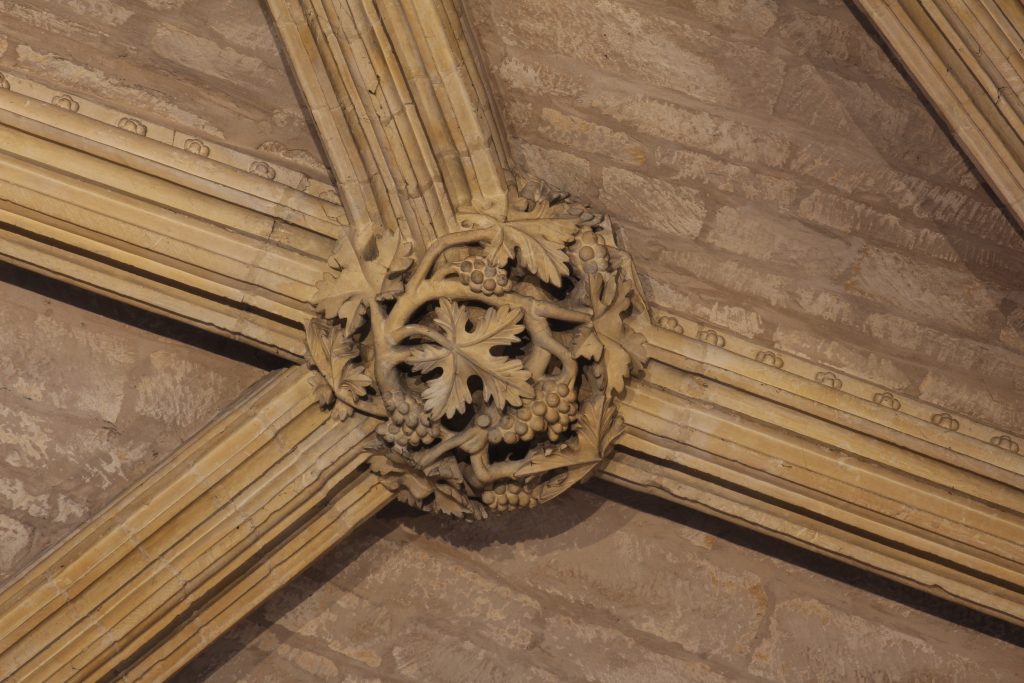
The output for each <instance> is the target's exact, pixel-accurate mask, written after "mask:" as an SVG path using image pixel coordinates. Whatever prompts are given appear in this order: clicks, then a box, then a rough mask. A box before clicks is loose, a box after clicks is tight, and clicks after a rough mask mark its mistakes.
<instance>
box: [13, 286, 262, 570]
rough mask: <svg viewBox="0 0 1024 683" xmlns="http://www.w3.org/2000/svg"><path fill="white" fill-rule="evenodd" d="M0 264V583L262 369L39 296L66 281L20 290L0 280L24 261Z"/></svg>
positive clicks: (82, 298) (81, 296) (62, 289)
mask: <svg viewBox="0 0 1024 683" xmlns="http://www.w3.org/2000/svg"><path fill="white" fill-rule="evenodd" d="M0 274H2V275H3V276H4V278H5V279H3V280H0V583H2V582H4V581H5V580H6V579H7V578H9V577H10V576H12V575H13V574H15V573H17V571H18V570H20V569H21V568H23V567H25V566H28V565H29V564H31V562H32V561H33V560H34V559H36V558H38V557H39V555H40V554H41V553H43V552H44V551H45V550H46V549H47V548H49V547H50V546H52V545H53V544H54V543H55V542H56V541H57V540H59V539H61V538H63V537H64V536H65V535H67V534H68V533H69V532H70V531H71V530H72V529H74V528H76V527H77V526H79V525H80V524H81V523H83V522H85V521H86V520H88V519H89V518H91V517H92V516H93V515H95V514H96V513H97V512H99V511H100V510H101V509H102V508H103V507H104V506H105V505H106V504H107V503H109V502H110V501H111V500H112V499H113V498H114V497H116V496H117V495H118V494H119V493H120V492H121V491H123V490H124V489H126V488H127V487H128V486H130V485H131V484H132V483H133V482H135V481H137V480H138V479H139V478H140V477H142V476H143V475H144V474H145V473H146V472H148V471H149V470H151V469H152V468H153V467H154V466H155V465H156V464H158V463H159V462H160V460H161V459H162V458H163V456H165V455H167V454H168V453H170V452H171V451H173V450H174V449H175V448H176V447H177V446H178V445H179V444H180V443H181V442H182V441H183V440H184V439H185V438H187V437H189V436H191V435H192V433H194V432H195V431H196V430H197V429H198V428H199V427H201V426H202V425H203V423H205V422H206V421H207V420H209V419H210V418H211V417H212V416H213V415H214V414H215V413H216V412H217V411H218V410H219V409H220V408H221V407H222V406H224V405H225V404H227V403H228V402H230V401H231V400H233V399H234V398H235V397H236V396H238V394H239V393H240V392H241V391H242V390H243V389H245V388H246V387H247V386H249V385H250V384H252V383H253V382H255V381H256V380H257V379H258V378H259V377H260V376H261V375H262V374H263V371H262V370H261V369H259V368H257V367H254V366H252V365H249V364H246V363H243V362H240V361H237V360H232V359H230V358H227V357H225V356H222V355H218V354H216V353H212V352H210V351H206V350H203V349H200V348H197V347H194V346H190V345H188V344H187V343H185V342H184V341H177V340H174V339H170V338H167V337H164V336H160V335H159V334H155V333H153V332H149V331H146V330H143V329H140V328H139V327H135V326H132V325H129V324H126V323H124V322H119V321H116V320H114V319H111V318H108V317H105V316H104V315H101V314H99V313H97V312H93V311H90V310H86V309H82V308H78V307H76V306H75V305H73V304H72V303H68V302H63V301H59V300H55V299H53V298H50V297H48V296H46V293H47V292H46V291H45V288H49V289H50V290H51V292H52V293H60V294H64V293H68V292H69V289H70V288H68V287H67V286H64V285H56V284H52V285H51V284H44V291H42V292H39V291H31V290H28V289H22V288H20V287H18V286H17V285H15V284H12V283H11V281H12V278H18V277H19V276H24V274H23V273H19V272H18V271H14V270H13V269H10V268H9V267H7V266H3V267H2V270H0ZM29 279H30V280H32V281H33V282H36V283H37V284H38V282H39V280H37V279H36V278H34V277H32V276H30V277H29ZM14 281H16V280H14ZM58 290H59V291H58ZM72 296H73V297H74V298H72V299H70V300H69V301H77V302H79V303H82V302H85V303H88V301H90V300H92V301H98V300H97V299H93V298H91V297H90V295H88V294H85V293H78V294H76V295H72ZM98 305H99V306H101V307H102V306H107V307H110V306H111V305H110V304H102V303H100V304H98ZM125 310H126V309H125V307H117V306H115V307H114V309H112V312H111V314H112V315H120V316H123V315H124V314H125Z"/></svg>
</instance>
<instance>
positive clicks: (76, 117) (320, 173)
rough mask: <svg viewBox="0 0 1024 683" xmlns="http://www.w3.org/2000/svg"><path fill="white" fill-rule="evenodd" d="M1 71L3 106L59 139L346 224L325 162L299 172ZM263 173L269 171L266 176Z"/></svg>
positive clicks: (268, 158) (272, 159) (285, 162)
mask: <svg viewBox="0 0 1024 683" xmlns="http://www.w3.org/2000/svg"><path fill="white" fill-rule="evenodd" d="M2 76H3V78H4V80H5V81H6V83H7V84H8V86H9V88H6V89H5V88H0V112H9V113H10V114H14V115H18V116H20V117H22V118H23V119H25V120H26V121H28V122H34V123H36V124H37V125H40V126H48V127H50V128H51V129H52V133H51V135H52V136H54V137H56V136H58V135H63V136H64V142H66V143H69V144H70V145H80V146H82V147H83V148H85V147H89V149H87V150H86V151H91V152H93V153H99V154H100V155H105V156H107V158H108V159H110V158H111V157H115V156H116V157H119V158H120V159H124V160H130V162H129V163H130V164H131V165H132V166H133V167H136V170H144V169H143V168H140V167H142V166H145V167H146V169H148V170H151V171H152V172H153V173H154V174H160V175H161V176H173V177H177V178H181V179H183V180H184V181H185V182H191V183H195V184H196V185H199V184H200V182H201V181H206V185H207V187H209V188H210V189H211V190H212V191H224V190H226V189H228V188H230V189H233V190H235V191H238V192H241V193H244V194H246V195H249V196H251V197H254V198H256V197H259V198H262V199H264V200H265V201H267V202H268V204H277V205H280V206H281V207H287V208H288V209H290V210H291V211H292V212H295V213H297V214H300V215H301V214H305V215H308V216H310V217H313V218H316V219H319V220H327V221H328V222H331V223H336V222H338V221H339V220H340V221H341V222H342V223H344V216H343V214H342V213H341V211H340V210H339V209H338V205H339V200H338V197H337V194H336V191H335V189H334V188H333V187H332V185H331V184H330V177H329V174H328V171H327V169H326V168H324V167H319V168H313V167H301V170H299V169H300V167H298V166H294V165H293V164H292V162H290V161H288V160H285V159H281V158H276V157H273V156H270V155H267V156H255V155H252V154H247V153H245V152H240V151H238V150H236V149H234V148H232V147H230V146H228V145H226V144H224V143H223V142H221V141H219V140H216V139H210V138H209V137H207V136H203V135H200V134H194V133H190V132H187V131H181V130H175V129H172V128H169V127H167V126H164V125H162V124H160V123H157V122H155V121H152V120H150V119H148V118H146V117H144V116H138V115H135V114H132V113H128V112H123V111H119V110H115V109H112V108H110V107H107V106H105V105H102V104H99V103H97V102H95V101H92V100H90V99H88V98H85V97H82V96H80V95H77V94H76V95H69V94H68V93H67V92H65V91H61V90H55V89H53V88H50V87H49V86H46V85H44V84H42V83H39V82H37V81H34V80H32V79H30V78H26V77H25V76H23V75H20V74H14V73H11V72H7V71H5V72H3V74H2ZM124 119H131V120H134V121H138V122H140V123H141V124H142V125H143V126H144V127H145V134H144V135H141V134H138V133H133V132H129V131H128V130H126V129H123V128H120V127H119V126H118V123H119V122H120V121H122V120H124ZM27 125H30V124H27ZM45 137H50V135H47V136H45ZM260 162H263V163H266V164H268V166H269V170H270V173H265V175H264V176H259V175H256V174H255V173H253V172H252V170H251V169H253V168H254V165H257V164H259V163H260ZM314 174H315V177H314ZM268 175H273V177H272V178H268V177H265V176H268ZM193 189H198V187H195V188H193ZM283 217H284V216H282V218H283ZM336 233H337V230H336V229H335V234H336Z"/></svg>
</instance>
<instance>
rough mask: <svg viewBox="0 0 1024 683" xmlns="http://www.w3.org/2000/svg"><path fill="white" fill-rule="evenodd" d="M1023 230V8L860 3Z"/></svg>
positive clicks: (946, 1)
mask: <svg viewBox="0 0 1024 683" xmlns="http://www.w3.org/2000/svg"><path fill="white" fill-rule="evenodd" d="M857 4H858V5H859V6H860V8H861V9H862V10H863V11H864V14H866V15H867V16H868V18H870V20H871V21H872V22H873V23H874V25H875V27H876V28H877V29H878V32H879V33H881V34H882V36H883V37H884V38H885V40H886V41H887V42H888V43H889V45H890V47H891V48H892V50H893V52H895V53H896V56H897V57H899V59H900V61H901V62H903V64H904V65H905V66H906V68H907V70H908V71H909V72H910V74H911V75H912V76H913V77H914V80H915V81H916V82H917V84H918V85H919V86H921V89H922V90H923V91H924V93H925V94H926V95H927V96H928V98H929V99H930V100H931V101H932V104H934V105H935V108H936V109H937V110H938V112H939V114H941V115H942V117H943V118H944V119H945V120H946V123H947V124H948V126H949V128H950V131H951V132H952V133H953V135H954V136H955V137H956V139H957V140H959V142H960V144H961V145H963V148H964V150H965V151H966V152H967V154H968V155H969V156H970V157H971V160H972V161H973V162H974V164H975V166H977V168H978V169H979V170H980V171H981V173H982V174H983V175H984V176H985V178H986V179H987V180H988V182H989V184H990V185H991V186H992V189H994V190H995V191H996V193H997V194H998V195H999V196H1000V197H1001V198H1002V200H1003V202H1005V204H1006V206H1007V208H1008V209H1009V210H1010V212H1011V213H1012V214H1013V216H1014V217H1015V218H1016V219H1017V223H1018V225H1020V226H1022V227H1024V100H1022V97H1024V8H1022V7H1021V4H1020V3H1019V2H1017V0H857Z"/></svg>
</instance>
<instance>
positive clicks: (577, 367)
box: [307, 184, 647, 519]
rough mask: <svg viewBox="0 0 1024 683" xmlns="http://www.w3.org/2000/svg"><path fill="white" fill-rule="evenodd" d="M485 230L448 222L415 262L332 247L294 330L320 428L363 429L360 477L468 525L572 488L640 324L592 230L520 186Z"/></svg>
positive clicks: (467, 222) (404, 251)
mask: <svg viewBox="0 0 1024 683" xmlns="http://www.w3.org/2000/svg"><path fill="white" fill-rule="evenodd" d="M511 204H512V206H513V207H514V208H513V209H511V210H510V213H509V215H508V216H505V217H503V218H501V219H498V218H495V217H491V216H486V215H478V214H463V215H460V216H459V221H460V226H459V227H460V229H459V230H458V231H456V232H453V233H450V234H447V235H445V236H443V237H441V238H439V239H437V240H436V241H435V242H434V243H433V244H431V245H429V246H428V247H427V248H426V249H425V250H424V252H423V253H422V254H420V255H418V256H414V255H413V249H412V246H411V245H410V244H408V243H406V242H403V241H402V240H401V238H400V237H399V236H397V235H395V234H393V233H389V234H385V235H381V236H378V237H377V238H376V240H375V241H374V243H373V244H372V245H371V246H370V247H369V248H368V249H366V253H363V254H357V253H356V250H355V249H354V248H352V247H349V246H346V247H345V248H344V249H342V251H340V252H338V253H337V254H335V256H334V257H332V259H331V263H330V265H331V270H330V272H328V273H327V274H326V275H325V277H324V278H323V280H321V281H320V283H319V284H318V290H317V292H318V296H317V301H316V304H317V310H318V312H319V314H320V315H319V316H318V317H317V318H314V319H313V320H311V321H310V323H309V324H308V326H307V345H308V349H309V361H310V364H311V365H312V366H314V367H316V368H317V369H318V370H319V371H320V374H321V375H322V378H323V381H322V382H321V383H320V385H319V386H318V388H317V391H318V397H319V399H320V402H321V404H322V405H323V406H324V407H325V408H331V409H333V411H334V414H335V416H336V417H338V418H340V419H344V418H347V417H348V416H349V415H351V414H352V412H353V411H362V412H365V413H369V414H372V415H375V416H377V417H379V418H380V419H381V420H383V422H382V423H381V424H380V425H379V427H378V429H377V438H378V445H377V448H376V453H375V454H374V455H373V456H372V457H371V459H370V466H371V468H372V469H373V470H374V471H375V472H376V473H377V474H379V475H380V476H381V478H382V480H383V482H384V483H385V485H386V486H388V487H389V488H391V489H392V490H394V491H396V492H397V494H398V496H399V498H400V499H401V500H403V501H404V502H406V503H409V504H411V505H414V506H416V507H419V508H422V509H424V510H428V511H434V512H442V513H446V514H451V515H454V516H458V517H465V518H469V519H481V518H484V517H486V516H487V515H488V513H489V512H503V511H507V510H511V509H514V508H520V507H533V506H535V505H537V504H539V503H542V502H544V501H546V500H549V499H551V498H553V497H554V496H556V495H558V494H559V493H561V492H562V491H564V490H566V489H567V488H569V487H570V486H572V485H573V484H575V483H577V482H578V481H580V480H582V479H583V478H585V477H586V476H588V475H589V474H590V473H592V472H593V471H594V469H595V468H596V467H598V466H599V465H600V464H601V463H602V461H603V460H604V459H605V458H606V457H607V456H608V454H609V453H610V451H611V448H612V446H613V445H614V443H615V441H616V439H617V438H618V437H619V435H620V434H621V432H622V429H623V427H622V420H621V418H620V417H619V416H618V414H617V411H616V406H615V401H616V398H617V397H618V396H619V395H620V394H621V393H622V392H623V391H624V390H625V387H626V383H627V382H628V380H629V377H630V375H631V374H635V373H636V372H638V371H639V370H640V369H641V368H642V367H643V365H644V363H645V362H646V360H647V354H646V349H645V345H644V338H643V336H642V335H641V334H640V333H639V332H638V328H639V327H640V326H641V321H642V319H643V316H645V315H646V314H647V312H646V310H645V309H644V307H643V303H642V301H641V299H640V297H639V295H638V293H637V290H636V284H635V281H634V276H633V268H632V264H631V262H630V260H629V257H628V255H627V254H626V253H625V252H623V251H622V250H620V249H618V248H616V246H615V244H614V240H613V237H612V234H611V229H610V226H609V223H608V221H607V219H605V218H602V217H599V216H595V215H593V214H591V213H589V212H588V211H586V209H585V207H582V206H580V205H578V204H573V203H571V202H570V201H568V198H567V197H566V196H565V195H562V194H550V193H548V192H546V190H545V189H544V188H543V187H542V186H539V185H536V184H528V185H527V186H526V187H524V188H523V189H522V191H521V192H520V195H519V196H518V197H516V199H515V201H513V202H512V203H511Z"/></svg>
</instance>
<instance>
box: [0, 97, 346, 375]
mask: <svg viewBox="0 0 1024 683" xmlns="http://www.w3.org/2000/svg"><path fill="white" fill-rule="evenodd" d="M10 81H13V83H14V85H15V86H17V87H21V88H25V89H27V90H28V91H29V92H33V93H35V92H36V91H35V90H33V89H30V86H32V84H30V83H29V82H28V81H25V80H24V79H15V78H13V77H12V78H11V79H10ZM5 82H8V80H7V79H5ZM8 85H10V83H9V82H8ZM140 125H141V124H140ZM145 128H146V127H144V129H145ZM140 130H142V129H140ZM0 149H2V150H3V151H2V152H0V258H3V259H5V260H7V261H9V262H12V263H15V264H17V265H20V266H23V267H26V268H29V269H32V270H36V271H39V272H42V273H44V274H46V275H49V276H52V277H55V278H57V279H60V280H65V281H69V282H72V283H74V284H76V285H79V286H82V287H85V288H88V289H92V290H94V291H98V292H100V293H103V294H106V295H109V296H112V297H114V298H118V299H122V300H125V301H127V302H129V303H132V304H135V305H138V306H141V307H143V308H147V309H149V310H153V311H156V312H158V313H162V314H165V315H168V316H170V317H173V318H178V319H180V320H184V321H185V322H188V323H190V324H193V325H196V326H197V327H202V328H205V329H208V330H211V331H213V332H216V333H219V334H223V335H226V336H230V337H234V338H236V339H239V340H241V341H244V342H247V343H249V344H252V345H255V346H259V347H261V348H264V349H266V350H268V351H270V352H272V353H276V354H278V355H281V356H284V357H286V358H292V359H295V358H298V357H300V356H301V354H302V352H303V344H302V329H301V326H302V322H303V321H304V320H305V319H306V318H308V317H309V315H310V312H311V311H310V307H309V305H308V303H307V301H308V297H309V294H310V293H311V292H312V291H313V285H314V283H315V281H316V278H317V277H319V273H320V270H321V265H320V264H321V263H322V261H323V260H324V259H325V258H326V257H327V256H328V255H329V254H330V253H331V251H332V250H333V244H334V240H335V239H336V237H337V236H338V235H339V234H340V232H341V230H342V229H343V223H339V222H338V220H337V214H338V213H340V210H341V209H340V207H336V206H335V207H334V209H333V210H332V209H330V208H329V207H330V206H334V205H330V204H329V203H328V202H326V201H323V200H319V199H315V198H313V197H310V196H308V195H305V194H303V193H300V192H298V191H296V190H293V189H291V188H288V187H285V186H282V185H281V184H280V183H277V182H275V181H273V180H270V179H268V178H265V177H261V176H258V175H255V174H253V173H247V172H244V171H240V170H238V169H235V168H231V167H229V166H227V165H226V164H223V163H220V162H217V161H213V160H210V159H208V158H206V157H204V156H202V154H200V153H195V152H189V151H185V150H182V149H176V148H173V147H172V146H169V145H167V144H164V143H163V142H159V141H156V140H152V139H148V138H146V137H144V135H143V134H142V133H139V132H130V131H127V130H124V129H122V128H119V127H117V126H115V125H110V124H106V123H101V122H98V121H95V120H92V119H89V118H86V117H85V116H83V115H81V114H78V113H76V112H73V111H68V110H65V109H63V108H61V107H58V106H54V105H52V104H47V103H44V102H40V101H38V100H35V99H33V98H32V97H29V96H26V95H23V94H20V93H19V92H16V91H14V90H13V89H11V88H0ZM202 151H203V150H202V149H200V152H202Z"/></svg>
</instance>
